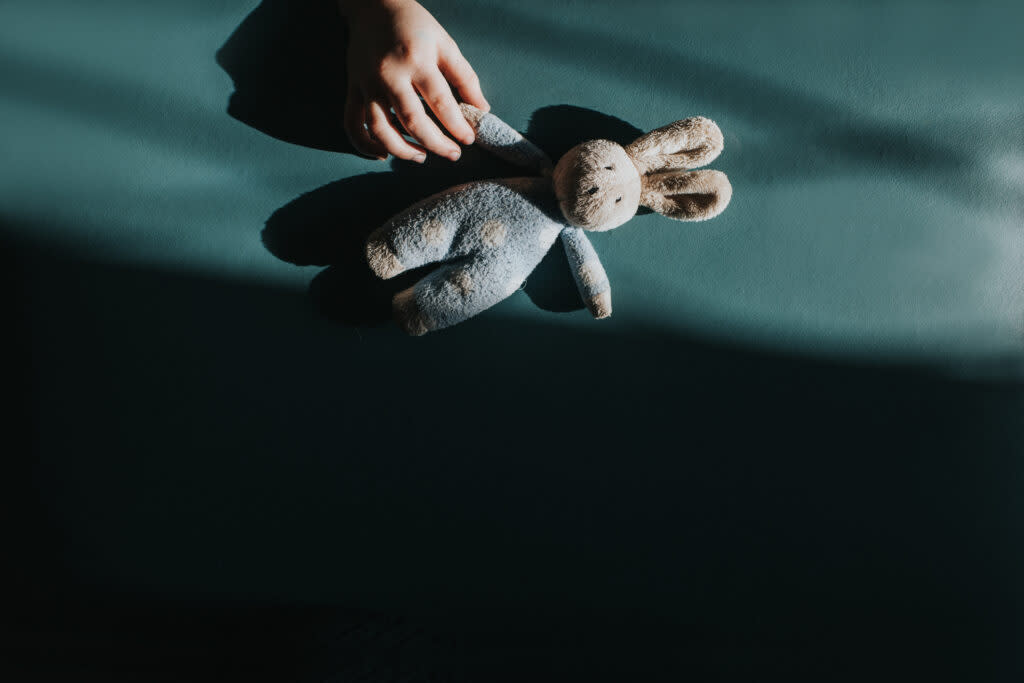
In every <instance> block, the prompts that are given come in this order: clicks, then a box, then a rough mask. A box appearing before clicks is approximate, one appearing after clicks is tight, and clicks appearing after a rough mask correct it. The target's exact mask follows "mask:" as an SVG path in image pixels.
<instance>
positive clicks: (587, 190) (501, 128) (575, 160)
mask: <svg viewBox="0 0 1024 683" xmlns="http://www.w3.org/2000/svg"><path fill="white" fill-rule="evenodd" d="M462 108H463V112H464V114H465V115H466V118H467V120H468V121H469V122H470V123H471V124H472V125H473V126H474V128H475V129H476V132H477V143H478V144H480V145H481V146H483V147H485V148H487V149H489V150H490V151H492V152H494V153H495V154H497V155H499V156H501V157H503V158H505V159H506V160H508V161H512V162H514V163H518V164H520V165H523V166H529V167H533V169H534V170H535V171H536V172H537V175H536V176H532V177H523V178H504V179H494V180H485V181H478V182H473V183H467V184H464V185H459V186H456V187H453V188H451V189H449V190H446V191H444V192H441V193H438V194H436V195H433V196H431V197H428V198H427V199H424V200H422V201H420V202H418V203H416V204H414V205H413V206H411V207H409V208H408V209H406V210H405V211H403V212H402V213H400V214H398V215H397V216H395V217H393V218H391V219H390V220H389V221H388V222H387V223H385V224H384V225H383V226H381V227H380V228H378V229H377V230H375V231H374V232H373V233H372V234H371V235H370V237H369V238H368V240H367V260H368V262H369V264H370V267H371V268H372V269H373V271H374V272H375V273H376V274H377V275H378V276H379V277H382V278H390V277H394V276H395V275H397V274H399V273H401V272H404V271H406V270H410V269H413V268H418V267H420V266H424V265H427V264H431V263H438V262H440V263H441V264H442V265H441V266H439V267H438V268H436V269H435V270H433V271H432V272H430V273H429V274H427V275H425V276H424V277H423V278H422V279H420V280H419V281H418V282H417V283H416V284H415V285H413V286H412V287H409V288H408V289H406V290H403V291H401V292H399V293H398V294H396V295H395V297H394V300H393V307H394V312H395V317H396V319H397V321H398V322H399V324H400V325H401V326H402V327H403V329H405V331H406V332H408V333H409V334H414V335H420V334H424V333H426V332H428V331H431V330H436V329H441V328H444V327H449V326H451V325H455V324H457V323H459V322H462V321H464V320H466V319H468V318H470V317H472V316H474V315H476V314H477V313H480V312H482V311H484V310H486V309H487V308H490V307H491V306H493V305H494V304H496V303H498V302H500V301H502V300H503V299H505V298H507V297H508V296H510V295H511V294H512V293H513V292H515V291H516V290H518V289H519V288H520V287H521V286H522V283H523V281H524V280H525V279H526V277H527V276H528V275H529V274H530V273H531V272H532V271H533V269H534V268H536V266H537V264H539V263H540V261H541V259H543V258H544V255H545V254H546V253H547V252H548V250H549V249H550V248H551V247H552V245H553V244H554V242H555V240H556V239H557V238H558V237H559V236H561V238H562V243H563V245H564V247H565V250H566V255H567V257H568V260H569V265H570V267H571V268H572V271H573V275H574V278H575V280H576V284H577V287H578V288H579V290H580V294H581V295H582V297H583V301H584V303H585V304H586V306H587V308H588V309H589V310H590V312H591V313H592V314H593V315H594V316H595V317H598V318H603V317H607V316H608V315H610V314H611V292H610V287H609V283H608V278H607V276H606V274H605V271H604V267H603V266H602V265H601V262H600V260H599V259H598V257H597V254H596V252H595V251H594V249H593V247H592V246H591V244H590V241H589V240H588V239H587V237H586V234H585V230H608V229H611V228H614V227H616V226H617V225H620V224H621V223H624V222H626V221H627V220H629V218H630V217H632V215H633V214H634V213H635V212H636V208H637V206H638V204H639V203H640V202H641V201H642V200H643V199H644V198H645V193H646V201H645V202H644V203H645V204H647V205H649V206H652V208H655V210H658V211H660V212H661V213H665V214H666V215H672V214H671V211H672V210H673V207H675V206H676V204H678V203H679V202H675V203H673V200H672V199H671V196H672V195H669V196H668V197H666V195H665V191H663V190H665V189H666V188H667V190H668V191H677V190H678V191H679V195H678V196H680V197H683V200H682V202H683V204H685V206H683V207H682V208H681V210H682V211H685V213H686V215H681V216H673V217H676V218H681V219H683V220H701V219H703V218H708V217H711V216H712V215H716V214H717V213H719V212H720V211H721V209H724V204H726V203H728V201H729V196H730V195H731V187H730V186H729V185H728V180H726V179H725V176H724V174H721V173H718V172H717V171H700V172H696V173H697V174H705V175H703V176H702V177H701V176H696V175H695V173H694V172H691V173H688V174H682V177H681V176H680V174H679V173H675V172H673V171H672V170H669V171H664V169H665V168H666V166H667V165H668V164H666V163H665V162H664V160H663V159H661V158H664V157H666V156H670V155H671V154H672V152H671V151H670V150H665V149H663V148H661V147H658V146H657V145H653V144H652V140H651V139H650V136H653V135H655V134H656V133H658V132H659V131H661V130H667V129H669V128H670V127H666V128H665V129H659V131H654V132H652V133H649V134H648V135H647V136H644V137H642V138H640V139H638V140H637V141H636V142H634V143H633V145H631V146H630V147H632V146H634V145H637V144H638V143H641V142H645V138H646V143H647V149H645V150H643V151H644V152H645V153H646V155H647V156H646V157H645V158H648V159H654V158H655V157H656V156H658V155H660V158H659V159H655V160H654V162H653V166H654V168H655V169H656V171H655V172H650V173H647V174H646V175H641V174H642V171H641V168H642V165H641V164H642V163H643V162H642V160H641V159H634V157H633V156H632V155H631V154H630V153H629V151H628V150H629V147H627V148H623V147H621V146H619V145H617V144H616V143H613V142H610V141H607V140H595V141H591V142H590V143H583V144H582V145H578V146H577V147H576V148H573V150H570V152H569V153H567V154H566V155H565V156H564V157H563V158H562V159H561V160H560V161H559V163H558V165H557V166H556V167H555V168H554V170H553V172H552V165H551V162H550V160H549V159H548V158H547V156H546V155H545V154H544V153H543V152H542V151H541V150H539V149H538V148H536V147H535V146H534V145H532V144H531V143H530V142H529V141H528V140H526V139H525V138H523V137H522V136H521V135H520V134H519V133H518V132H516V131H515V130H514V129H512V128H511V127H509V126H507V125H506V124H504V123H503V122H502V121H501V120H500V119H498V118H497V117H496V116H493V115H491V114H484V113H483V112H481V111H480V110H477V109H475V108H473V107H470V106H469V105H462ZM687 122H697V123H698V124H700V125H698V126H693V125H690V124H687ZM704 122H706V124H710V126H711V127H712V128H713V130H711V131H710V132H711V133H712V136H711V137H712V138H713V137H714V135H713V133H717V144H715V143H716V141H715V140H714V139H712V140H711V144H710V145H708V144H705V147H706V148H707V149H703V150H702V149H700V146H699V145H696V146H695V145H690V146H689V147H687V148H686V149H685V153H686V154H687V155H688V162H689V163H691V165H692V163H693V162H694V161H695V160H696V161H704V157H707V156H709V154H710V156H712V157H713V156H717V154H718V152H719V151H720V150H721V133H720V132H719V131H718V129H717V127H716V126H714V124H713V123H711V122H710V121H708V120H707V119H687V120H685V121H682V122H676V123H675V124H672V125H673V126H677V127H679V126H680V124H686V125H689V128H687V129H686V131H684V132H691V131H690V129H691V128H700V127H701V126H703V127H704V128H705V130H698V131H697V133H698V135H691V137H693V138H695V139H696V138H698V137H700V140H697V142H702V143H707V140H706V139H705V138H707V137H708V130H707V126H706V124H705V123H704ZM684 127H685V126H684ZM700 134H702V135H703V137H701V135H700ZM679 137H680V136H679V135H678V133H676V134H675V138H676V139H677V141H678V138H679ZM683 137H685V135H684V136H683ZM653 142H656V140H655V141H653ZM715 147H717V149H715ZM652 150H653V151H652ZM677 156H678V155H677ZM638 162H639V163H638ZM616 167H618V170H616ZM686 167H692V166H686ZM657 171H661V172H660V173H659V172H657ZM706 174H712V175H710V176H708V175H706ZM714 174H717V175H714ZM657 176H661V177H657ZM647 177H651V178H652V180H651V181H650V182H647V180H646V179H647ZM722 181H724V185H723V183H722ZM723 195H724V202H722V201H721V199H722V198H723ZM658 201H661V205H660V206H662V208H657V207H656V206H655V204H656V203H657V202H658ZM663 209H665V210H663Z"/></svg>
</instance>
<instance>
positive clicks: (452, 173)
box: [263, 105, 640, 325]
mask: <svg viewBox="0 0 1024 683" xmlns="http://www.w3.org/2000/svg"><path fill="white" fill-rule="evenodd" d="M525 134H526V136H527V137H529V138H530V139H531V140H533V141H534V142H535V143H537V144H538V145H539V146H540V147H541V148H542V149H544V151H545V152H547V153H548V155H549V156H551V157H552V158H553V159H558V158H559V157H560V156H561V155H562V154H563V153H564V152H565V151H567V150H568V149H569V148H571V147H572V146H574V145H576V144H577V143H579V142H582V141H583V140H589V139H593V138H607V139H610V140H617V141H619V142H623V143H626V142H629V141H631V140H633V139H634V138H636V137H637V136H638V135H640V131H639V130H638V129H637V128H634V127H633V126H631V125H629V124H628V123H626V122H624V121H621V120H619V119H616V118H614V117H611V116H607V115H605V114H601V113H599V112H596V111H592V110H589V109H583V108H581V107H573V106H569V105H557V106H550V107H544V108H541V109H539V110H537V111H536V112H534V114H533V116H532V117H531V119H530V123H529V127H528V129H527V131H526V133H525ZM391 169H392V170H391V172H390V173H387V172H382V173H367V174H365V175H360V176H353V177H350V178H344V179H342V180H338V181H335V182H333V183H330V184H328V185H324V186H323V187H320V188H318V189H316V190H313V191H312V192H309V193H307V194H304V195H302V196H300V197H298V198H296V199H294V200H293V201H291V202H289V203H288V204H286V205H284V206H282V207H281V208H280V209H278V210H277V211H275V212H274V213H273V214H272V215H271V216H270V218H269V219H268V220H267V224H266V227H265V228H264V230H263V243H264V245H266V247H267V249H268V250H269V251H270V252H271V253H272V254H274V255H275V256H277V257H278V258H280V259H282V260H284V261H287V262H289V263H294V264H296V265H325V266H329V267H328V268H327V269H325V270H324V271H323V272H321V273H320V274H319V275H317V276H316V278H314V280H313V282H312V284H311V285H310V291H311V294H312V295H313V297H314V300H315V301H316V302H317V305H318V306H319V307H320V308H321V310H322V311H323V312H324V313H325V314H327V315H328V316H330V317H332V318H334V319H337V320H340V321H342V322H345V323H348V324H354V325H362V324H375V323H379V322H383V321H385V320H387V319H388V318H389V317H390V301H391V297H392V296H393V295H394V294H395V292H397V291H399V290H400V289H404V288H405V287H408V286H409V285H411V284H412V283H414V282H415V281H416V280H418V279H419V278H420V277H421V276H422V275H423V273H424V269H421V270H418V271H412V272H409V273H405V274H403V275H402V276H400V277H397V278H395V279H394V280H389V281H382V280H379V279H378V278H377V277H376V276H374V274H373V273H372V272H371V271H370V269H369V267H368V266H367V264H366V256H365V249H364V244H365V241H366V237H367V235H369V233H370V232H371V231H372V230H373V229H374V228H376V227H377V226H379V225H381V224H383V223H384V222H385V221H387V219H388V218H390V217H391V216H393V215H395V214H396V213H398V212H400V211H401V210H402V209H404V208H406V207H408V206H409V205H411V204H413V203H414V202H416V201H418V200H420V199H423V198H425V197H428V196H430V195H432V194H434V193H436V192H440V191H442V190H444V189H446V188H449V187H452V186H454V185H458V184H461V183H465V182H470V181H473V180H480V179H484V178H494V177H514V176H519V175H523V170H522V169H520V168H517V167H515V166H511V165H509V164H507V163H504V162H502V161H500V160H498V159H496V158H494V157H492V156H491V155H489V154H488V153H486V152H484V151H483V150H480V149H479V148H468V149H466V150H465V151H464V152H463V156H462V158H461V159H460V160H459V161H458V162H456V163H451V162H449V161H447V160H445V159H439V158H437V157H434V156H431V157H430V158H429V159H428V161H427V162H426V163H424V164H422V165H420V164H415V163H411V162H405V161H400V160H394V161H392V162H391ZM426 270H429V267H428V268H427V269H426ZM524 290H525V292H526V294H527V295H528V296H529V297H530V299H531V300H532V301H533V302H534V303H535V304H536V305H537V306H539V307H541V308H543V309H546V310H549V311H557V312H561V311H571V310H576V309H579V308H582V307H583V302H582V301H581V300H580V297H579V293H578V291H577V289H576V285H575V283H574V282H573V279H572V276H571V272H570V269H569V264H568V261H567V260H566V257H565V251H564V250H563V248H562V247H561V243H560V242H559V243H557V244H556V246H555V247H553V248H552V249H551V251H550V252H548V254H547V256H545V257H544V260H543V261H541V263H540V265H538V266H537V268H536V269H535V270H534V271H533V273H531V274H530V276H529V277H528V278H527V279H526V284H525V285H524Z"/></svg>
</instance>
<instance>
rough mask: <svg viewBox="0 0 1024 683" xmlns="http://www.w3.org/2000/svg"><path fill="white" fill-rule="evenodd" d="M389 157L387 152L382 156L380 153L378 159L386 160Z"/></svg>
mask: <svg viewBox="0 0 1024 683" xmlns="http://www.w3.org/2000/svg"><path fill="white" fill-rule="evenodd" d="M387 158H388V157H387V155H386V154H385V155H384V156H380V155H378V156H377V161H384V160H385V159H387Z"/></svg>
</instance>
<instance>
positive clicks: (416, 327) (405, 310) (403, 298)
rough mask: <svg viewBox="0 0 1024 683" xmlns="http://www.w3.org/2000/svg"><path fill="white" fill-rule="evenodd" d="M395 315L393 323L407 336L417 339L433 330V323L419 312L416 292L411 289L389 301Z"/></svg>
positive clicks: (403, 291)
mask: <svg viewBox="0 0 1024 683" xmlns="http://www.w3.org/2000/svg"><path fill="white" fill-rule="evenodd" d="M391 307H392V310H393V311H394V313H395V321H396V322H397V323H398V325H399V327H401V328H402V329H403V330H405V332H406V333H407V334H410V335H412V336H414V337H419V336H421V335H424V334H426V333H427V332H429V331H430V330H432V329H433V327H434V325H433V322H432V321H431V320H430V318H428V317H427V316H425V315H424V314H423V312H422V311H420V309H419V306H417V305H416V292H415V289H414V288H413V287H409V288H408V289H403V290H402V291H401V292H399V293H398V294H395V296H394V298H393V299H392V300H391Z"/></svg>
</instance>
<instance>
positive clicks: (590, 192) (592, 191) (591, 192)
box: [587, 187, 597, 194]
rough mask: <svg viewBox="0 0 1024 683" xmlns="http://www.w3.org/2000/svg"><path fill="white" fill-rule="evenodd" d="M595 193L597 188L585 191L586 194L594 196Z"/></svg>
mask: <svg viewBox="0 0 1024 683" xmlns="http://www.w3.org/2000/svg"><path fill="white" fill-rule="evenodd" d="M596 192H597V188H596V187H592V188H590V189H589V190H587V194H595V193H596Z"/></svg>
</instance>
